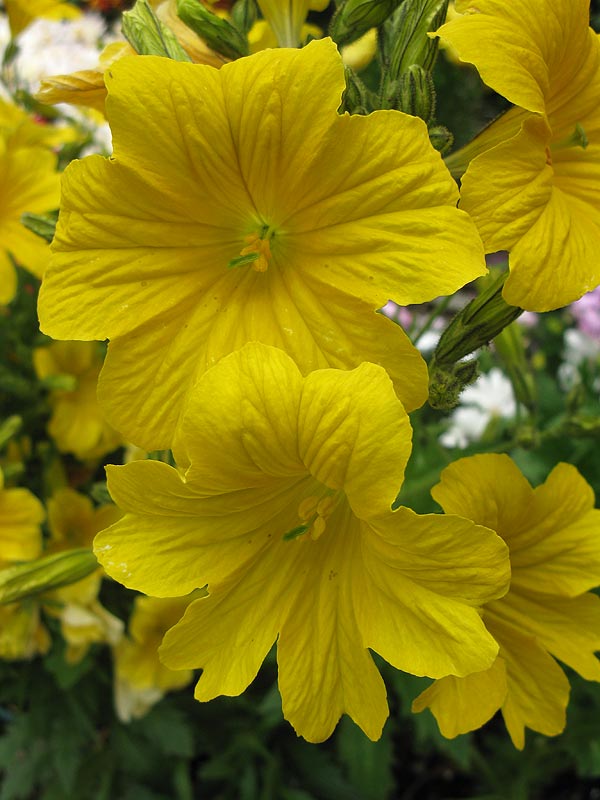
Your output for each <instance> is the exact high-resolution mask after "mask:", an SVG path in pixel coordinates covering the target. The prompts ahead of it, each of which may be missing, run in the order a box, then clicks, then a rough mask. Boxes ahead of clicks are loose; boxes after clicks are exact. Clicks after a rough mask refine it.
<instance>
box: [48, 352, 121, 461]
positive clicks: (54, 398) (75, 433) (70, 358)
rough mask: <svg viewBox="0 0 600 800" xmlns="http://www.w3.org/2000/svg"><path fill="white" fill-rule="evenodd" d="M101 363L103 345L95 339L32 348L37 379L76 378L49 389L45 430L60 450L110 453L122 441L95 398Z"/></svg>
mask: <svg viewBox="0 0 600 800" xmlns="http://www.w3.org/2000/svg"><path fill="white" fill-rule="evenodd" d="M102 362H103V354H102V348H101V347H100V345H98V344H96V342H53V343H52V344H50V345H49V346H48V347H38V348H36V349H35V350H34V351H33V364H34V367H35V371H36V373H37V376H38V378H41V379H43V378H48V377H52V376H56V377H70V378H72V379H73V380H74V381H75V386H74V387H73V388H72V389H56V390H54V391H53V392H51V395H50V405H51V406H52V416H51V418H50V422H49V423H48V433H49V434H50V436H51V437H52V438H53V439H54V441H55V442H56V446H57V447H58V449H59V450H60V451H61V452H62V453H73V454H74V455H76V456H77V458H79V459H82V460H85V459H88V458H98V457H99V456H101V455H104V454H105V453H110V451H111V450H114V449H115V448H116V447H118V446H119V445H120V444H122V441H123V439H122V437H121V435H120V434H119V433H117V432H116V431H115V430H114V428H112V427H111V426H110V425H109V424H108V422H107V421H106V419H105V417H104V413H103V411H102V409H101V408H100V405H99V403H98V400H97V398H96V388H97V386H98V376H99V374H100V369H101V367H102Z"/></svg>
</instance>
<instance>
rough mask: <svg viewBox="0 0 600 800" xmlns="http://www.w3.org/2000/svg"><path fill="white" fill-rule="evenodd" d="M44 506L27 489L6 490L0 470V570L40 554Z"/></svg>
mask: <svg viewBox="0 0 600 800" xmlns="http://www.w3.org/2000/svg"><path fill="white" fill-rule="evenodd" d="M45 516H46V515H45V513H44V507H43V506H42V504H41V503H40V501H39V500H38V499H37V497H35V495H33V494H32V493H31V492H30V491H29V490H28V489H6V488H5V487H4V475H3V473H2V470H1V469H0V567H2V566H6V565H7V564H10V563H12V562H14V561H29V560H31V559H34V558H38V556H40V555H41V552H42V531H41V528H40V525H41V524H42V522H43V521H44V517H45Z"/></svg>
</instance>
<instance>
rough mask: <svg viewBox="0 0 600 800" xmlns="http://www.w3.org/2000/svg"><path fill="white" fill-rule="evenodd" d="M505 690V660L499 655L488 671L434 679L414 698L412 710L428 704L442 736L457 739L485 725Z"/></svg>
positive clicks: (425, 706)
mask: <svg viewBox="0 0 600 800" xmlns="http://www.w3.org/2000/svg"><path fill="white" fill-rule="evenodd" d="M506 691H507V684H506V664H505V662H504V660H503V659H502V658H497V659H496V660H495V661H494V663H493V664H492V666H491V667H490V668H489V669H487V670H485V672H474V673H473V674H472V675H466V676H465V677H464V678H455V677H454V676H452V675H449V676H448V677H447V678H440V679H439V680H437V681H435V682H434V683H432V684H431V686H429V687H428V688H427V689H425V691H424V692H421V694H420V695H419V696H418V697H417V698H416V699H415V700H413V704H412V711H413V712H414V713H419V712H420V711H423V710H424V709H426V708H428V709H429V710H430V711H431V713H432V714H433V716H434V717H435V718H436V720H437V724H438V726H439V729H440V732H441V734H442V736H445V737H446V738H447V739H454V738H455V737H456V736H459V735H460V734H461V733H468V732H469V731H474V730H477V728H481V726H482V725H485V723H486V722H487V721H488V720H490V719H491V718H492V717H493V716H494V714H495V713H496V711H498V710H499V709H500V708H501V706H502V704H503V703H504V700H505V698H506Z"/></svg>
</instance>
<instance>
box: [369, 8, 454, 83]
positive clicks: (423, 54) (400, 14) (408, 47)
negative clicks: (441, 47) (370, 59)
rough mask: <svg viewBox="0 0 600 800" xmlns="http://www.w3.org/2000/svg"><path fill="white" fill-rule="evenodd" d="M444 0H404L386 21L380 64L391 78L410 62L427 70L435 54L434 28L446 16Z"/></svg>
mask: <svg viewBox="0 0 600 800" xmlns="http://www.w3.org/2000/svg"><path fill="white" fill-rule="evenodd" d="M447 10H448V0H404V3H402V5H401V6H400V8H398V9H397V10H396V11H395V12H394V14H392V16H391V17H390V18H389V19H388V20H387V22H386V23H385V25H384V26H383V28H382V33H381V45H380V46H381V52H382V60H383V64H384V67H385V68H386V69H387V70H388V72H389V74H390V77H391V78H392V79H396V78H399V77H400V76H401V75H402V74H403V73H404V72H406V71H407V70H408V68H409V67H411V66H412V65H413V64H417V65H418V66H420V67H423V69H424V70H426V71H427V72H430V71H431V70H432V69H433V65H434V63H435V59H436V56H437V48H438V39H432V38H431V37H429V36H428V35H427V34H428V33H429V32H431V31H435V30H436V29H437V28H438V27H439V26H440V25H441V23H442V22H443V21H444V19H445V17H446V12H447Z"/></svg>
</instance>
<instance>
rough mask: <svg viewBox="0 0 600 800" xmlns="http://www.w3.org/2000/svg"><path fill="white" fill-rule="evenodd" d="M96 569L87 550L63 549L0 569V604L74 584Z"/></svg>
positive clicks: (94, 558)
mask: <svg viewBox="0 0 600 800" xmlns="http://www.w3.org/2000/svg"><path fill="white" fill-rule="evenodd" d="M96 569H98V562H97V561H96V556H95V555H94V554H93V553H92V551H91V550H87V549H83V548H82V549H78V550H65V551H64V552H62V553H55V554H54V555H50V556H44V557H43V558H37V559H35V561H28V562H26V563H25V564H17V565H16V566H12V567H6V568H5V569H3V570H0V603H14V602H15V601H17V600H24V599H25V598H27V597H34V596H35V595H38V594H41V593H42V592H48V591H50V590H51V589H58V588H60V587H61V586H67V585H69V584H71V583H76V582H77V581H80V580H81V579H82V578H85V577H86V576H87V575H90V574H91V573H92V572H94V570H96Z"/></svg>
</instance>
